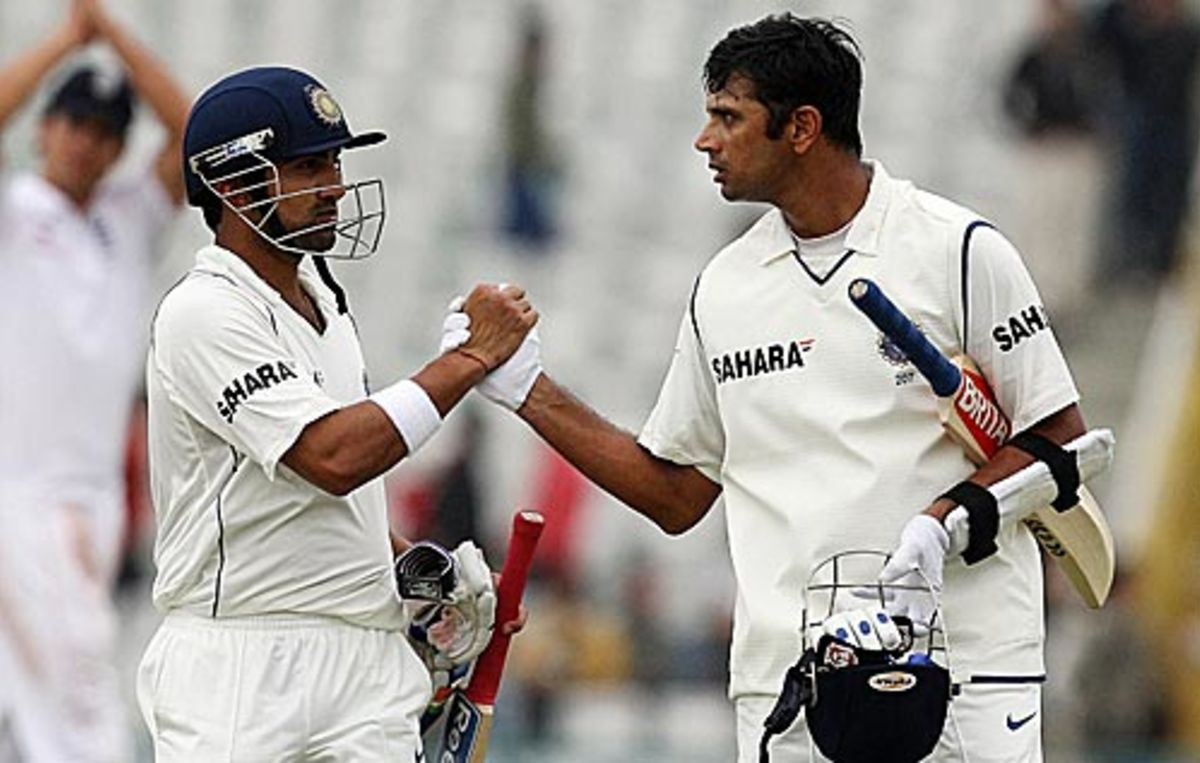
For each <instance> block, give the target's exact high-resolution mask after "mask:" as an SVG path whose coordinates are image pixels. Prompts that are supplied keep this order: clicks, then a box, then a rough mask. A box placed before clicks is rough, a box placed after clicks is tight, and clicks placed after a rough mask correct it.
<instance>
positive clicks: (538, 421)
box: [517, 374, 721, 535]
mask: <svg viewBox="0 0 1200 763" xmlns="http://www.w3.org/2000/svg"><path fill="white" fill-rule="evenodd" d="M517 415H519V416H520V417H521V418H522V419H524V420H525V421H526V422H527V423H528V424H529V425H530V426H531V427H533V429H534V431H536V432H537V433H538V434H539V435H541V437H542V439H544V440H545V441H546V442H547V443H549V444H550V445H551V446H552V447H553V448H554V449H555V450H557V451H558V452H559V453H561V454H562V455H563V457H564V458H566V459H567V460H568V461H570V462H571V463H572V464H574V465H575V466H576V467H577V468H578V469H579V470H580V471H581V472H583V473H584V474H585V475H586V476H587V477H588V479H590V480H592V482H595V483H596V484H597V485H599V486H600V487H601V488H603V489H604V490H606V491H607V492H609V493H611V494H612V495H613V496H614V497H616V498H617V499H618V500H620V501H622V502H624V503H625V504H627V505H628V506H630V507H632V508H633V509H635V510H636V511H638V512H640V513H641V514H643V515H645V516H646V517H647V518H649V519H650V520H652V521H653V522H654V523H655V524H657V525H658V526H659V527H661V528H662V529H663V530H664V531H665V532H667V533H669V534H671V535H678V534H680V533H683V532H685V531H686V530H688V529H690V528H691V527H692V526H693V525H695V524H696V523H697V522H699V521H700V520H701V519H702V518H704V515H705V514H707V513H708V510H709V509H710V508H711V507H712V504H713V502H714V501H716V499H717V496H718V495H720V493H721V486H720V485H718V484H716V483H715V482H713V481H711V480H709V479H708V478H707V477H705V476H704V475H703V474H701V473H700V471H699V470H698V469H696V468H695V467H692V466H681V465H679V464H675V463H672V462H670V461H666V460H664V459H661V458H658V457H657V456H655V455H654V454H652V453H651V452H650V451H648V450H646V449H645V448H644V447H642V446H641V445H640V444H638V442H637V440H635V439H634V437H633V435H631V434H629V433H628V432H625V431H623V430H621V429H618V428H617V427H615V426H613V425H612V424H611V423H609V422H608V421H607V420H605V419H604V418H603V417H601V416H600V415H599V414H597V413H596V412H595V411H593V410H592V409H590V408H588V407H587V406H586V405H584V404H583V403H582V402H580V401H579V400H578V399H576V398H575V397H574V396H573V395H571V394H570V393H569V392H567V391H566V390H565V389H563V388H562V387H560V386H558V384H556V383H555V382H554V381H553V380H551V379H550V377H548V376H546V375H545V374H542V375H541V376H539V377H538V380H537V381H536V382H535V383H534V385H533V389H532V390H531V391H530V393H529V397H528V398H527V399H526V400H525V403H524V405H522V406H521V408H520V409H519V410H518V411H517Z"/></svg>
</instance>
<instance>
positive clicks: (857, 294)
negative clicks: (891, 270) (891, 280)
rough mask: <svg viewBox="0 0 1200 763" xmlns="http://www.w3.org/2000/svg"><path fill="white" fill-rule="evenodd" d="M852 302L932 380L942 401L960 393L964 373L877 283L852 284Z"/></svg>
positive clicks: (857, 282)
mask: <svg viewBox="0 0 1200 763" xmlns="http://www.w3.org/2000/svg"><path fill="white" fill-rule="evenodd" d="M850 301H851V302H853V303H854V306H855V307H857V308H858V309H859V310H861V311H862V313H863V315H865V316H867V317H868V318H870V319H871V323H874V324H875V326H876V327H877V328H878V329H879V330H880V331H882V332H883V334H884V336H886V337H887V338H888V339H891V340H892V342H893V343H894V344H895V345H896V346H897V347H899V348H900V350H901V351H902V352H903V353H904V354H905V355H907V356H908V359H909V360H911V361H912V363H913V365H914V366H916V367H917V370H918V371H920V372H921V375H922V376H924V377H925V378H926V379H928V380H929V383H930V384H931V385H932V386H933V392H934V394H936V395H937V396H938V397H950V396H951V395H953V394H954V393H955V392H956V391H957V390H958V385H959V383H960V382H961V381H962V371H960V370H959V368H958V366H956V365H954V364H953V363H951V362H950V359H949V358H947V357H946V356H945V355H943V354H942V351H941V350H939V349H938V348H937V347H935V346H934V345H933V342H930V341H929V339H927V338H926V337H925V335H924V334H922V333H921V330H920V329H918V328H917V326H916V324H914V323H913V322H912V321H910V320H909V319H908V316H907V315H905V314H904V313H902V312H900V308H898V307H896V305H895V303H894V302H892V301H891V300H890V299H888V298H887V295H886V294H884V293H883V290H882V289H880V288H879V287H878V286H877V285H875V282H874V281H869V280H867V279H865V278H858V279H855V280H854V281H852V282H851V283H850Z"/></svg>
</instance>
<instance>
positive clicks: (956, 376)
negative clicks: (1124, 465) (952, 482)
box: [850, 278, 1116, 609]
mask: <svg viewBox="0 0 1200 763" xmlns="http://www.w3.org/2000/svg"><path fill="white" fill-rule="evenodd" d="M850 300H851V301H852V302H853V303H854V305H855V306H856V307H857V308H858V309H859V310H861V311H862V312H863V314H864V315H866V316H867V317H868V318H869V319H870V320H871V322H872V323H874V324H875V326H876V327H877V328H878V329H879V330H880V331H882V332H883V333H884V335H885V336H887V337H888V338H889V339H891V340H892V342H893V343H895V344H896V346H897V347H899V348H900V349H901V350H902V351H903V352H904V354H905V355H907V356H908V358H909V360H911V361H912V364H913V365H914V366H916V368H917V370H918V371H920V373H921V375H922V376H924V377H925V378H926V379H927V380H928V381H929V383H930V385H931V386H932V387H933V392H934V394H935V395H937V398H938V416H939V418H940V419H941V421H942V426H943V427H944V429H945V430H946V432H947V434H949V435H950V437H951V438H952V439H954V440H955V441H957V442H958V443H959V444H960V445H961V446H962V447H963V449H964V450H965V451H966V453H967V456H968V457H969V458H970V459H971V460H972V461H973V462H975V463H976V464H982V463H984V462H986V461H987V460H988V459H990V458H991V457H992V456H993V455H994V454H995V453H996V451H997V450H999V449H1000V447H1001V446H1002V445H1003V444H1004V442H1005V441H1006V440H1007V439H1008V437H1009V435H1011V434H1012V432H1011V426H1010V424H1009V421H1008V417H1007V416H1005V414H1004V411H1002V410H1001V409H1000V406H999V405H998V404H997V403H996V398H995V395H993V394H992V390H991V388H990V387H989V386H988V383H987V380H986V379H985V378H984V376H983V374H982V373H980V372H979V369H978V368H977V367H976V366H975V364H974V363H973V362H972V361H971V359H970V358H969V357H967V356H966V355H959V356H957V357H955V358H954V359H953V360H951V359H949V358H947V357H946V356H945V355H944V354H943V353H942V351H941V350H939V349H938V348H937V347H936V346H934V344H933V343H932V342H930V341H929V339H927V338H926V337H925V335H924V334H923V333H921V330H920V329H918V328H917V327H916V325H915V324H914V323H913V322H912V321H911V320H909V318H908V316H906V315H905V314H904V313H903V312H902V311H901V310H900V308H898V307H896V305H895V304H894V303H893V302H892V301H891V300H890V299H888V297H887V295H885V294H884V293H883V291H882V290H881V289H880V288H879V287H878V286H877V285H876V284H875V283H873V282H872V281H869V280H867V279H863V278H860V279H856V280H855V281H853V282H852V283H851V284H850ZM1023 521H1024V522H1025V525H1026V526H1027V527H1028V528H1029V530H1030V531H1031V532H1032V533H1033V536H1034V537H1035V538H1037V541H1038V543H1040V544H1041V546H1042V548H1043V549H1045V551H1046V553H1048V554H1050V556H1051V557H1053V558H1054V560H1055V561H1056V562H1057V563H1058V566H1059V569H1061V570H1062V571H1063V573H1064V574H1066V576H1067V579H1068V580H1070V581H1071V584H1072V585H1073V586H1074V587H1075V591H1076V592H1077V593H1078V594H1079V596H1080V597H1081V598H1082V599H1083V601H1084V603H1085V604H1087V606H1089V607H1091V608H1092V609H1097V608H1099V607H1101V606H1102V605H1103V604H1104V602H1105V600H1106V599H1107V598H1108V592H1109V589H1110V588H1111V587H1112V581H1113V573H1114V571H1115V568H1116V551H1115V548H1114V545H1113V538H1112V531H1111V530H1110V529H1109V526H1108V521H1107V520H1106V519H1105V518H1104V513H1103V512H1102V511H1101V510H1100V507H1099V505H1098V504H1097V503H1096V499H1095V498H1093V497H1092V494H1091V493H1090V492H1088V490H1087V488H1086V487H1083V486H1082V485H1081V486H1080V488H1079V504H1078V505H1076V506H1073V507H1071V508H1069V509H1067V510H1066V511H1061V512H1060V511H1057V510H1055V509H1054V508H1053V507H1050V506H1046V507H1044V508H1040V509H1037V510H1035V511H1033V512H1032V513H1031V514H1030V515H1029V516H1028V517H1026V518H1025V519H1024V520H1023Z"/></svg>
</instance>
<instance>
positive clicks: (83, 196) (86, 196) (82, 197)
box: [42, 172, 96, 209]
mask: <svg viewBox="0 0 1200 763" xmlns="http://www.w3.org/2000/svg"><path fill="white" fill-rule="evenodd" d="M42 177H43V178H45V179H46V182H47V183H49V184H50V185H52V186H54V187H55V188H57V189H58V190H59V192H60V193H62V195H63V196H66V197H67V198H68V199H70V200H71V203H72V204H74V205H75V206H76V207H78V208H79V209H87V205H88V203H89V202H90V201H91V200H92V196H93V194H94V193H95V191H96V186H95V185H94V184H93V185H89V186H87V187H86V188H83V187H79V186H77V185H71V184H69V183H64V182H63V181H62V180H61V179H59V178H56V177H55V176H54V175H52V174H50V173H48V172H47V173H43V174H42Z"/></svg>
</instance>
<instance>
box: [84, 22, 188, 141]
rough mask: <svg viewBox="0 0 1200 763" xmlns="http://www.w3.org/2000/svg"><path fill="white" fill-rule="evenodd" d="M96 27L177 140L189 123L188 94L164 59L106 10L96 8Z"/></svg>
mask: <svg viewBox="0 0 1200 763" xmlns="http://www.w3.org/2000/svg"><path fill="white" fill-rule="evenodd" d="M94 19H95V24H96V29H97V30H98V31H99V33H100V35H101V36H103V37H104V39H105V40H107V41H108V43H109V45H111V46H112V48H113V50H114V51H116V53H117V56H119V57H120V59H121V62H122V63H123V64H124V65H125V69H126V71H127V72H128V73H129V79H130V82H132V84H133V87H134V89H135V90H136V91H137V92H138V95H139V96H141V97H142V98H143V99H144V100H145V101H146V103H147V104H148V105H149V106H150V109H151V110H152V111H153V112H154V116H155V117H157V119H158V121H159V122H160V123H162V126H163V128H164V129H166V131H167V135H168V142H178V141H179V140H181V139H182V137H183V131H184V128H185V126H186V125H187V115H188V108H189V102H188V96H187V94H186V93H185V92H184V91H183V89H182V88H181V87H180V86H179V84H178V83H177V82H176V81H175V79H174V78H173V77H172V76H171V75H170V73H169V72H168V70H167V68H166V67H165V66H164V65H163V63H162V62H161V61H160V60H159V59H158V58H157V57H156V56H155V55H154V54H153V53H151V52H150V50H149V49H148V48H146V47H145V46H144V45H142V44H141V43H140V42H138V41H137V40H136V39H135V38H134V37H133V35H132V34H130V33H129V32H128V31H127V30H126V29H125V28H124V27H123V26H121V25H120V24H118V23H117V22H116V21H115V20H114V19H113V18H112V17H111V16H109V15H108V14H107V13H101V12H99V11H96V12H95V15H94Z"/></svg>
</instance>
